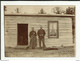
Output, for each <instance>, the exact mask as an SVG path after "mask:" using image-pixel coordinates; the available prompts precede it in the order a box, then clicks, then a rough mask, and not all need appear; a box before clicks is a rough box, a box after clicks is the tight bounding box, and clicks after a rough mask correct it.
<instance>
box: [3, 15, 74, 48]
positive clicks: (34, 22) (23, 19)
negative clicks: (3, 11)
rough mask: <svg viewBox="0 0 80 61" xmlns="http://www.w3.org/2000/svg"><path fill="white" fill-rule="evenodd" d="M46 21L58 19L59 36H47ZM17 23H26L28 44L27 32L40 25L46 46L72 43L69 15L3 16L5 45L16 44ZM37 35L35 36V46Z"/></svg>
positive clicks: (12, 45)
mask: <svg viewBox="0 0 80 61" xmlns="http://www.w3.org/2000/svg"><path fill="white" fill-rule="evenodd" d="M48 21H58V28H59V30H58V31H59V37H58V38H48ZM17 24H28V45H29V42H30V38H29V33H30V31H31V28H32V27H34V29H35V31H36V32H37V31H38V30H39V29H40V25H42V27H43V29H44V30H45V32H46V35H45V44H46V47H52V46H61V45H64V46H70V45H72V44H73V35H72V18H71V17H38V16H35V17H32V16H5V22H4V25H5V31H4V33H5V46H6V47H16V46H17ZM38 45H39V43H38V37H37V46H38Z"/></svg>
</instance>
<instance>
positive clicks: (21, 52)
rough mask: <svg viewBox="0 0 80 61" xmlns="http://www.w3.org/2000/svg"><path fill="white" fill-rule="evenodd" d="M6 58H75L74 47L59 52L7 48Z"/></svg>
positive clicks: (61, 49) (64, 48) (60, 49)
mask: <svg viewBox="0 0 80 61" xmlns="http://www.w3.org/2000/svg"><path fill="white" fill-rule="evenodd" d="M5 56H6V57H75V50H74V47H63V48H60V47H59V48H58V50H43V49H39V48H36V49H26V48H11V47H7V48H5Z"/></svg>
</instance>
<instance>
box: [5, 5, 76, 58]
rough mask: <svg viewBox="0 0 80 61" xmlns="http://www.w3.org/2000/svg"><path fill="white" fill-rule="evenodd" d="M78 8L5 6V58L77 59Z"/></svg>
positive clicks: (68, 6)
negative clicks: (76, 26)
mask: <svg viewBox="0 0 80 61" xmlns="http://www.w3.org/2000/svg"><path fill="white" fill-rule="evenodd" d="M75 8H76V6H75V5H4V54H5V57H75V56H76V53H75V52H76V48H75V46H76V39H75V21H76V20H75V16H76V15H75V12H76V10H75Z"/></svg>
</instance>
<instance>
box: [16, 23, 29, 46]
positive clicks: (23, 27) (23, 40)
mask: <svg viewBox="0 0 80 61" xmlns="http://www.w3.org/2000/svg"><path fill="white" fill-rule="evenodd" d="M17 28H18V32H17V33H18V35H17V36H18V41H17V45H28V24H17Z"/></svg>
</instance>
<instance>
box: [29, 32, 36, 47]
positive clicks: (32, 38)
mask: <svg viewBox="0 0 80 61" xmlns="http://www.w3.org/2000/svg"><path fill="white" fill-rule="evenodd" d="M36 46H37V38H36V32H35V31H31V32H30V47H31V48H32V49H34V48H35V47H36Z"/></svg>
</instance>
